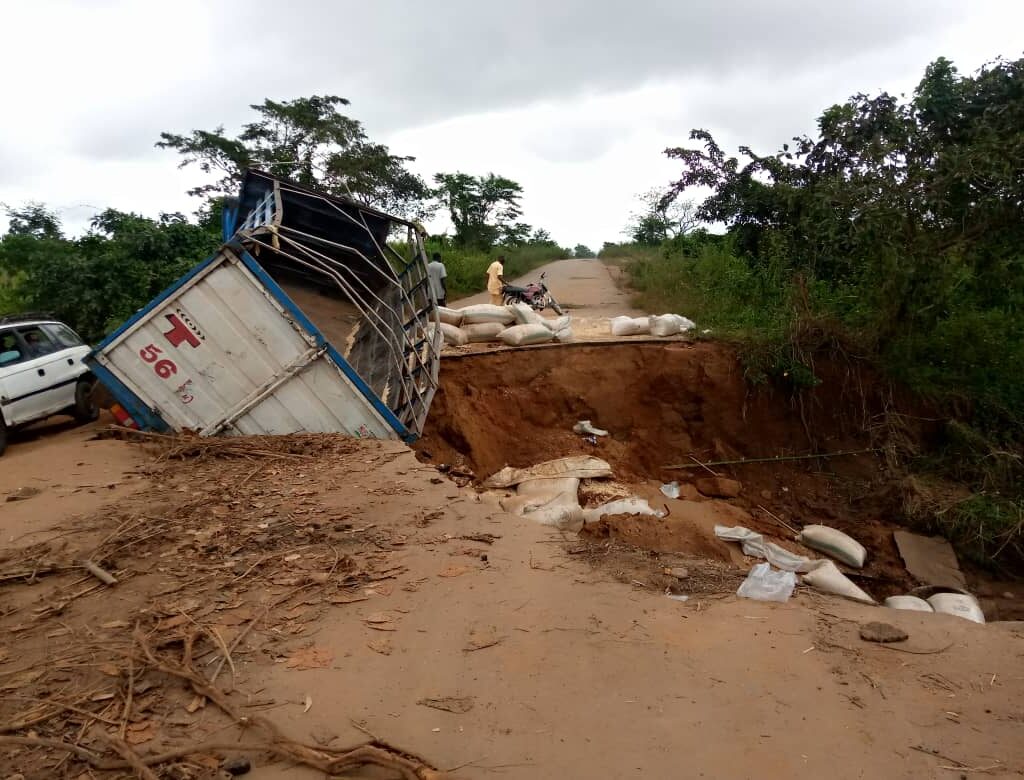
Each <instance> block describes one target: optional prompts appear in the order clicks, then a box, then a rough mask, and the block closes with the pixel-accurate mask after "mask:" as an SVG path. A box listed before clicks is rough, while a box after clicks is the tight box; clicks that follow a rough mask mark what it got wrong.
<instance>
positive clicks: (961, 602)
mask: <svg viewBox="0 0 1024 780" xmlns="http://www.w3.org/2000/svg"><path fill="white" fill-rule="evenodd" d="M928 603H929V604H931V606H932V609H934V610H935V611H936V612H943V613H945V614H947V615H956V616H957V617H962V618H964V619H965V620H970V621H973V622H975V623H984V622H985V613H984V612H982V611H981V605H980V604H979V603H978V600H977V599H976V598H974V596H972V595H970V594H969V593H936V594H935V595H934V596H930V597H929V598H928Z"/></svg>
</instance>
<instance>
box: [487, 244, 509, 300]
mask: <svg viewBox="0 0 1024 780" xmlns="http://www.w3.org/2000/svg"><path fill="white" fill-rule="evenodd" d="M503 273H505V256H504V255H498V259H497V260H495V261H494V262H493V263H491V264H490V266H488V268H487V292H489V293H490V294H491V303H493V304H494V305H495V306H501V303H502V301H501V286H502V285H503V284H504V283H505V280H504V279H502V278H501V275H502V274H503Z"/></svg>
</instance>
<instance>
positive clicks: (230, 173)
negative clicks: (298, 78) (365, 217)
mask: <svg viewBox="0 0 1024 780" xmlns="http://www.w3.org/2000/svg"><path fill="white" fill-rule="evenodd" d="M347 105H349V101H348V100H346V99H345V98H342V97H338V96H336V95H313V96H312V97H306V98H298V99H296V100H285V101H275V100H270V99H266V100H264V101H263V103H261V104H258V105H253V106H251V108H252V109H253V111H255V112H256V118H255V119H254V120H253V121H252V122H249V123H247V124H245V125H243V127H242V132H241V133H240V134H239V135H238V136H237V137H234V138H232V137H230V136H228V135H226V134H225V131H224V128H223V127H218V128H216V129H214V130H212V131H211V130H193V131H192V132H191V133H189V134H187V135H179V134H177V133H161V134H160V140H159V141H158V142H157V146H158V147H160V148H163V149H174V150H175V151H177V152H179V153H180V154H181V155H182V158H183V159H182V162H181V166H180V167H185V166H188V165H198V166H199V168H200V170H202V171H203V172H204V173H213V174H219V175H220V177H221V178H220V179H218V180H217V181H216V182H215V183H213V184H205V185H202V186H199V187H196V188H194V189H192V190H190V192H191V193H192V194H194V195H200V196H203V197H207V198H210V197H218V196H224V195H234V194H236V193H237V192H238V186H239V184H240V182H241V176H242V173H243V172H244V171H245V169H246V168H249V167H254V168H261V169H263V170H266V171H267V172H268V173H272V174H274V175H277V176H282V177H285V178H289V179H292V180H294V181H296V182H297V183H299V184H302V185H305V186H307V187H316V188H318V189H322V190H325V191H326V192H329V193H331V194H333V195H341V196H351V197H354V198H355V199H356V200H359V201H362V202H363V203H366V204H368V205H370V206H374V207H377V208H380V209H382V210H384V211H388V212H391V213H395V214H399V215H402V216H411V217H417V218H420V217H423V216H424V214H425V209H426V207H427V203H426V201H427V199H428V198H429V197H430V194H431V192H430V188H429V187H428V186H427V185H426V183H425V182H424V181H423V179H421V178H420V177H419V176H417V175H416V174H415V173H413V172H412V171H410V170H409V169H408V167H407V164H408V163H410V162H412V161H413V160H414V159H415V158H413V157H402V156H398V155H394V154H392V153H391V151H390V149H388V147H387V146H385V145H384V144H378V143H374V142H372V141H371V140H370V139H369V138H368V137H367V135H366V132H365V131H364V129H363V125H362V123H361V122H359V121H358V120H356V119H352V118H351V117H349V116H346V115H345V114H343V113H341V111H340V107H343V106H347Z"/></svg>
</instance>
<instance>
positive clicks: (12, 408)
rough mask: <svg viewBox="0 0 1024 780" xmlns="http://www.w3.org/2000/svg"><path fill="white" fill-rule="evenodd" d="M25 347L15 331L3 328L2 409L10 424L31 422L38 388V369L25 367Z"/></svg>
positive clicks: (0, 338) (0, 351)
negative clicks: (35, 392)
mask: <svg viewBox="0 0 1024 780" xmlns="http://www.w3.org/2000/svg"><path fill="white" fill-rule="evenodd" d="M27 357H28V355H27V353H26V350H25V345H24V344H23V343H22V341H21V339H20V338H18V334H17V333H16V332H15V330H14V328H4V329H0V409H2V410H3V416H4V421H5V422H6V423H7V424H8V425H17V424H18V423H21V422H24V421H26V420H29V419H31V416H32V408H33V405H34V404H35V403H36V401H35V400H34V397H33V392H34V391H35V390H37V389H38V388H39V381H38V380H39V377H38V375H37V374H36V372H35V370H34V369H32V368H31V367H30V366H26V362H27Z"/></svg>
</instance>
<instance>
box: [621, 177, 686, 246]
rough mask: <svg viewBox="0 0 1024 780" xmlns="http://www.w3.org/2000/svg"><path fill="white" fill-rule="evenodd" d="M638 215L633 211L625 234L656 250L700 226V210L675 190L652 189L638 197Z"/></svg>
mask: <svg viewBox="0 0 1024 780" xmlns="http://www.w3.org/2000/svg"><path fill="white" fill-rule="evenodd" d="M637 200H639V201H640V209H639V211H634V212H633V213H632V214H631V215H630V218H629V224H628V225H627V226H626V229H625V230H624V231H623V232H624V233H625V234H626V235H628V236H629V237H630V238H631V239H632V240H633V241H634V242H635V243H637V244H643V245H645V246H657V245H658V244H660V243H662V242H663V241H667V240H669V239H672V238H675V237H676V236H683V235H686V234H687V233H689V232H690V231H691V230H693V229H694V228H696V227H697V226H698V225H699V224H700V219H699V218H698V217H697V207H696V205H695V204H694V203H693V201H692V200H683V199H680V198H679V197H678V192H676V191H675V190H674V189H666V188H664V187H653V188H651V189H649V190H647V191H646V192H642V193H640V195H638V196H637Z"/></svg>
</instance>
